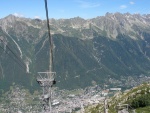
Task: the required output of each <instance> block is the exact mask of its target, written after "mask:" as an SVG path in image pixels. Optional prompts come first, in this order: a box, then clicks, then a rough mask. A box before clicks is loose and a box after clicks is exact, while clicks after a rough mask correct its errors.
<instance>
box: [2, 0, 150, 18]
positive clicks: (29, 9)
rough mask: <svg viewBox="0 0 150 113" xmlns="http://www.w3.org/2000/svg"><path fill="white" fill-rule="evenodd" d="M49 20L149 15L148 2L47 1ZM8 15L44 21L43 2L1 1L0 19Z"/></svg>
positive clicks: (139, 0) (131, 0) (29, 0)
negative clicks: (116, 13)
mask: <svg viewBox="0 0 150 113" xmlns="http://www.w3.org/2000/svg"><path fill="white" fill-rule="evenodd" d="M47 2H48V10H49V18H55V19H59V18H73V17H77V16H79V17H82V18H85V19H89V18H94V17H97V16H103V15H105V14H106V13H107V12H110V13H115V12H121V13H126V12H129V13H131V14H134V13H140V14H150V0H47ZM9 14H14V15H16V16H21V17H26V18H40V19H45V18H46V16H45V7H44V0H1V2H0V18H3V17H5V16H7V15H9Z"/></svg>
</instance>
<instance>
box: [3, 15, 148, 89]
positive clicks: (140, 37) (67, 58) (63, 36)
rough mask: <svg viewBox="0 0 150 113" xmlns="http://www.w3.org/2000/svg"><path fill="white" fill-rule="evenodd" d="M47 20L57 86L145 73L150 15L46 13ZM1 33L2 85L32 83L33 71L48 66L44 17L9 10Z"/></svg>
mask: <svg viewBox="0 0 150 113" xmlns="http://www.w3.org/2000/svg"><path fill="white" fill-rule="evenodd" d="M50 25H51V33H52V37H53V41H54V47H55V48H54V68H55V70H56V72H57V81H58V82H57V85H58V86H59V87H61V88H78V87H85V86H88V85H91V84H92V81H95V82H96V83H98V84H102V83H103V82H106V81H107V79H109V78H116V79H118V80H119V79H120V77H121V76H139V75H141V74H144V75H149V68H150V59H149V58H150V50H149V47H150V45H149V43H150V38H149V37H150V15H139V14H135V15H131V14H129V13H126V14H121V13H115V14H111V13H107V14H106V15H105V16H101V17H96V18H93V19H88V20H85V19H82V18H80V17H76V18H71V19H58V20H55V19H50ZM0 39H2V40H3V41H4V40H5V44H4V42H2V41H0V46H1V47H2V48H3V49H2V48H1V49H0V77H1V79H0V81H1V83H2V85H0V86H1V87H8V86H9V85H11V84H12V83H13V82H15V83H17V84H22V85H24V86H27V87H30V88H31V86H33V87H32V88H36V85H37V84H36V80H35V79H36V76H37V72H38V71H47V70H48V65H49V43H48V37H47V26H46V21H45V20H40V19H28V18H19V17H15V16H13V15H9V16H7V17H5V18H2V19H0ZM7 46H8V47H10V48H11V50H12V51H13V52H14V53H15V54H16V55H17V56H18V57H19V58H16V57H15V56H14V54H12V52H11V51H10V50H9V49H8V47H7ZM13 59H15V60H13ZM18 59H20V60H19V61H18ZM16 62H19V64H20V65H21V66H20V65H18V63H16ZM24 65H25V66H24ZM20 67H23V69H25V71H22V70H21V68H20ZM26 72H27V73H26ZM27 82H28V84H27Z"/></svg>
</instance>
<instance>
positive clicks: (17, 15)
mask: <svg viewBox="0 0 150 113" xmlns="http://www.w3.org/2000/svg"><path fill="white" fill-rule="evenodd" d="M13 15H14V16H16V17H24V15H22V14H19V13H14V14H13Z"/></svg>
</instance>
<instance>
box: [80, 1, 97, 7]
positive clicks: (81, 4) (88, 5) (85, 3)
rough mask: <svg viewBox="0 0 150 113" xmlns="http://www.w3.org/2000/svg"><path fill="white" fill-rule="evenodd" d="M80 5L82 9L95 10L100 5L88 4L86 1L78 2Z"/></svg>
mask: <svg viewBox="0 0 150 113" xmlns="http://www.w3.org/2000/svg"><path fill="white" fill-rule="evenodd" d="M77 2H78V3H79V6H80V7H81V8H94V7H99V6H100V4H99V3H94V2H86V1H77Z"/></svg>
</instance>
